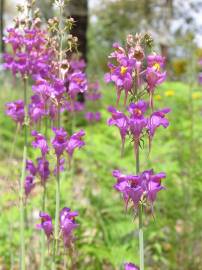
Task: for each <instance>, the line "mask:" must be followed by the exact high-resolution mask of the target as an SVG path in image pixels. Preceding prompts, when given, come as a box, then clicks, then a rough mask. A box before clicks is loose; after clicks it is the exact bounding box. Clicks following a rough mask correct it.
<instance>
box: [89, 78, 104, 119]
mask: <svg viewBox="0 0 202 270" xmlns="http://www.w3.org/2000/svg"><path fill="white" fill-rule="evenodd" d="M101 97H102V94H101V93H100V92H99V83H98V82H97V81H96V82H92V83H88V91H87V93H86V95H85V98H86V100H87V101H88V102H89V103H91V104H92V105H93V107H95V106H96V103H97V101H98V100H100V99H101ZM94 109H95V108H94ZM85 119H86V120H87V121H88V122H89V123H95V122H99V121H100V120H101V113H100V112H98V111H97V112H96V111H88V112H86V113H85Z"/></svg>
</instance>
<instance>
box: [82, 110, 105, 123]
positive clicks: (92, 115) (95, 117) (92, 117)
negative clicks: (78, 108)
mask: <svg viewBox="0 0 202 270" xmlns="http://www.w3.org/2000/svg"><path fill="white" fill-rule="evenodd" d="M85 119H86V120H87V121H88V122H90V123H94V122H99V121H100V119H101V113H100V112H86V113H85Z"/></svg>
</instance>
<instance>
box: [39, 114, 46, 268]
mask: <svg viewBox="0 0 202 270" xmlns="http://www.w3.org/2000/svg"><path fill="white" fill-rule="evenodd" d="M47 133H48V117H47V116H46V117H45V137H46V139H47ZM45 211H46V183H44V185H43V196H42V212H45ZM45 255H46V254H45V234H44V232H43V231H41V259H40V270H44V269H45V268H44V267H45Z"/></svg>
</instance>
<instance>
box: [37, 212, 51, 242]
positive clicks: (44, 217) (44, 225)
mask: <svg viewBox="0 0 202 270" xmlns="http://www.w3.org/2000/svg"><path fill="white" fill-rule="evenodd" d="M39 216H40V218H41V224H37V229H41V230H43V231H44V233H45V234H46V236H47V238H48V240H50V237H51V235H52V234H53V224H52V218H51V216H49V215H48V214H47V213H43V212H40V213H39Z"/></svg>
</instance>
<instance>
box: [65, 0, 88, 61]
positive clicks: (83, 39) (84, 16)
mask: <svg viewBox="0 0 202 270" xmlns="http://www.w3.org/2000/svg"><path fill="white" fill-rule="evenodd" d="M65 11H66V12H65V13H66V16H71V17H72V18H74V20H75V25H74V26H73V28H72V30H71V34H72V35H73V36H76V37H78V51H79V52H80V53H81V55H82V58H83V59H84V60H85V61H86V62H87V29H88V1H87V0H80V1H70V3H69V4H68V5H67V7H66V10H65Z"/></svg>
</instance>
